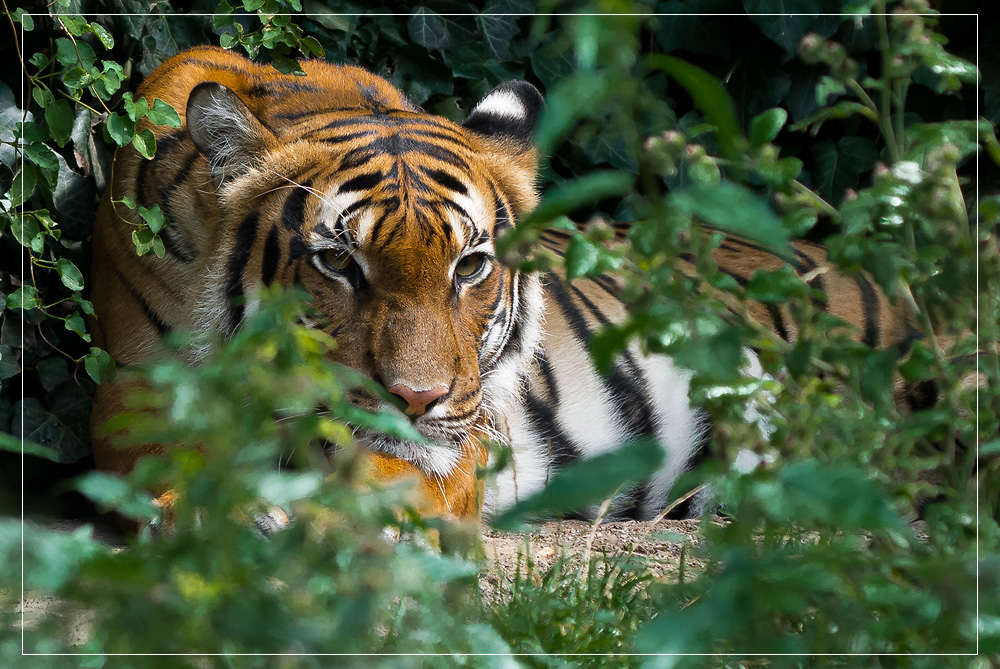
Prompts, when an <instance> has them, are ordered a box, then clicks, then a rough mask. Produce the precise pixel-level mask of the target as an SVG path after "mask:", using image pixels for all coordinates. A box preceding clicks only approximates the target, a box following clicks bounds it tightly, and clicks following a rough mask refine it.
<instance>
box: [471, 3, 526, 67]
mask: <svg viewBox="0 0 1000 669" xmlns="http://www.w3.org/2000/svg"><path fill="white" fill-rule="evenodd" d="M476 25H478V26H479V34H480V35H482V37H483V44H485V45H486V53H487V54H488V55H489V56H490V57H492V58H496V59H498V60H503V59H504V58H506V57H507V56H509V55H510V41H511V39H512V38H513V37H514V35H516V34H517V33H518V28H517V21H516V19H515V18H514V17H512V16H497V15H490V14H487V13H485V12H484V13H482V14H477V15H476Z"/></svg>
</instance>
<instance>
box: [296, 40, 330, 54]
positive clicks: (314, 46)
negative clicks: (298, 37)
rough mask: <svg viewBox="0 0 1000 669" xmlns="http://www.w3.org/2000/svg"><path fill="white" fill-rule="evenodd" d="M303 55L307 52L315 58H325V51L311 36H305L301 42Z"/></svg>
mask: <svg viewBox="0 0 1000 669" xmlns="http://www.w3.org/2000/svg"><path fill="white" fill-rule="evenodd" d="M301 46H302V51H303V53H305V52H307V51H308V52H309V53H311V54H312V55H314V56H316V57H317V58H323V57H324V56H326V50H325V49H324V48H323V45H322V44H320V43H319V40H318V39H316V38H315V37H312V36H306V37H303V38H302V42H301Z"/></svg>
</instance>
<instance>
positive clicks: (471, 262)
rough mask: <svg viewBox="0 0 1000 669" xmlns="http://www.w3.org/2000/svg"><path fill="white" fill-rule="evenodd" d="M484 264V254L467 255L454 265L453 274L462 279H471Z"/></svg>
mask: <svg viewBox="0 0 1000 669" xmlns="http://www.w3.org/2000/svg"><path fill="white" fill-rule="evenodd" d="M485 264H486V256H484V255H483V254H482V253H473V254H472V255H467V256H465V257H464V258H462V259H461V260H459V261H458V264H457V265H455V276H458V277H460V278H462V279H471V278H472V277H474V276H476V275H477V274H479V272H481V271H482V269H483V266H484V265H485Z"/></svg>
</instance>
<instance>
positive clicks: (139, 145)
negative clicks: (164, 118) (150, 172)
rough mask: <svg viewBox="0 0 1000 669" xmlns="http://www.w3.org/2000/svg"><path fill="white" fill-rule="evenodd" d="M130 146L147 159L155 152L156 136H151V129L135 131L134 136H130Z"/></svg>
mask: <svg viewBox="0 0 1000 669" xmlns="http://www.w3.org/2000/svg"><path fill="white" fill-rule="evenodd" d="M132 146H134V147H135V148H136V150H137V151H138V152H139V153H141V154H142V155H143V157H144V158H146V159H147V160H151V159H152V158H153V154H155V153H156V137H154V136H153V131H152V130H148V129H147V130H143V131H142V132H140V133H137V134H136V135H135V137H133V138H132Z"/></svg>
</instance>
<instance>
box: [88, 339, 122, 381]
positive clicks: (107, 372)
mask: <svg viewBox="0 0 1000 669" xmlns="http://www.w3.org/2000/svg"><path fill="white" fill-rule="evenodd" d="M83 367H84V369H86V370H87V375H88V376H90V378H92V379H93V380H94V382H95V383H104V382H105V381H114V378H115V371H116V370H115V361H114V360H112V359H111V356H110V355H109V354H108V352H107V351H104V350H101V349H99V348H97V347H91V349H90V353H89V354H88V355H85V356H84V357H83Z"/></svg>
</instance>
